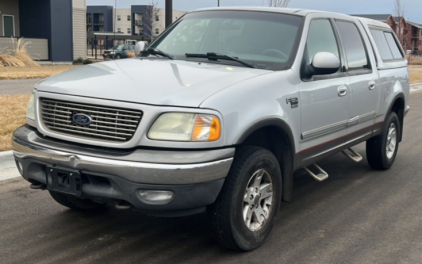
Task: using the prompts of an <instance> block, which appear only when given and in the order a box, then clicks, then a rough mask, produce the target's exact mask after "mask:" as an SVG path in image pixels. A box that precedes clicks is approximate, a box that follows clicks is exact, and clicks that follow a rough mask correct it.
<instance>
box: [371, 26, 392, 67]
mask: <svg viewBox="0 0 422 264" xmlns="http://www.w3.org/2000/svg"><path fill="white" fill-rule="evenodd" d="M371 34H372V37H374V40H375V44H377V48H378V50H379V52H380V55H381V58H382V60H383V61H387V60H393V59H394V58H393V54H392V53H391V50H390V47H389V46H388V43H387V39H386V38H385V35H384V31H381V30H375V29H371Z"/></svg>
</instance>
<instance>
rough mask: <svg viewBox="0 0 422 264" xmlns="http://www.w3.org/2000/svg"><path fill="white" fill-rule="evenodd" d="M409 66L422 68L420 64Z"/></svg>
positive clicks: (410, 66)
mask: <svg viewBox="0 0 422 264" xmlns="http://www.w3.org/2000/svg"><path fill="white" fill-rule="evenodd" d="M409 68H422V65H409Z"/></svg>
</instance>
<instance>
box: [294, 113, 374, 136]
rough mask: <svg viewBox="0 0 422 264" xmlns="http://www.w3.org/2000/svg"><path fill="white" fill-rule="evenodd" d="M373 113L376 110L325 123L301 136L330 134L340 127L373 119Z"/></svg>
mask: <svg viewBox="0 0 422 264" xmlns="http://www.w3.org/2000/svg"><path fill="white" fill-rule="evenodd" d="M375 115H376V112H375V111H372V112H369V113H366V114H363V115H360V116H355V117H353V118H350V119H348V120H344V121H340V122H337V123H334V124H331V125H327V126H324V127H319V128H316V129H313V130H310V131H306V132H303V133H302V135H301V137H302V139H303V140H309V139H314V138H317V137H321V136H325V135H327V134H331V133H333V132H336V131H339V130H341V129H344V128H347V127H352V126H354V125H357V124H360V123H363V122H366V121H370V120H372V119H375Z"/></svg>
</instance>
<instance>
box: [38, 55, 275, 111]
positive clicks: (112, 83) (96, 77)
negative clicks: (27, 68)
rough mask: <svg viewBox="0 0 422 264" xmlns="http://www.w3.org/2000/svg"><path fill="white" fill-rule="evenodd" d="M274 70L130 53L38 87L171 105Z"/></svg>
mask: <svg viewBox="0 0 422 264" xmlns="http://www.w3.org/2000/svg"><path fill="white" fill-rule="evenodd" d="M270 72H272V71H267V70H259V69H252V68H245V67H237V66H227V65H220V64H212V63H198V62H191V61H189V62H188V61H181V60H174V61H172V60H167V59H139V58H134V59H125V60H118V61H109V62H102V63H95V64H91V65H87V66H82V67H79V68H76V69H73V70H69V71H66V72H63V73H60V74H57V75H54V76H52V77H50V78H48V79H45V80H44V81H42V82H41V83H39V84H38V85H37V87H36V88H37V90H38V91H43V92H52V93H60V94H68V95H74V96H84V97H93V98H101V99H109V100H119V101H126V102H134V103H144V104H152V105H163V106H164V105H165V106H183V107H199V106H200V104H201V102H203V101H204V100H205V99H207V98H208V97H210V96H211V95H213V94H215V93H217V92H219V91H221V90H222V89H224V88H227V87H229V86H231V85H233V84H235V83H238V82H241V81H244V80H247V79H250V78H254V77H256V76H259V75H262V74H267V73H270Z"/></svg>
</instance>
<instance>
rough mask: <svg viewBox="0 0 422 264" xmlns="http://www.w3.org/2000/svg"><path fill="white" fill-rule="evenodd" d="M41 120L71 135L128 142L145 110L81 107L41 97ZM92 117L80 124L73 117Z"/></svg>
mask: <svg viewBox="0 0 422 264" xmlns="http://www.w3.org/2000/svg"><path fill="white" fill-rule="evenodd" d="M40 110H41V111H40V112H41V119H42V121H43V123H44V125H45V126H46V127H47V128H48V129H49V130H51V131H55V132H58V133H61V134H67V135H69V136H76V137H83V138H90V139H100V140H107V141H118V142H126V141H129V140H130V139H131V138H132V137H133V134H135V131H136V129H137V127H138V125H139V122H140V121H141V118H142V111H140V110H130V109H122V108H115V107H108V106H98V105H89V104H79V103H73V102H66V101H58V100H52V99H45V98H42V99H41V100H40ZM76 114H82V115H86V116H89V117H90V118H91V122H90V123H89V124H86V125H82V124H78V123H76V122H75V121H74V120H73V119H74V118H73V117H74V115H76Z"/></svg>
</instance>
